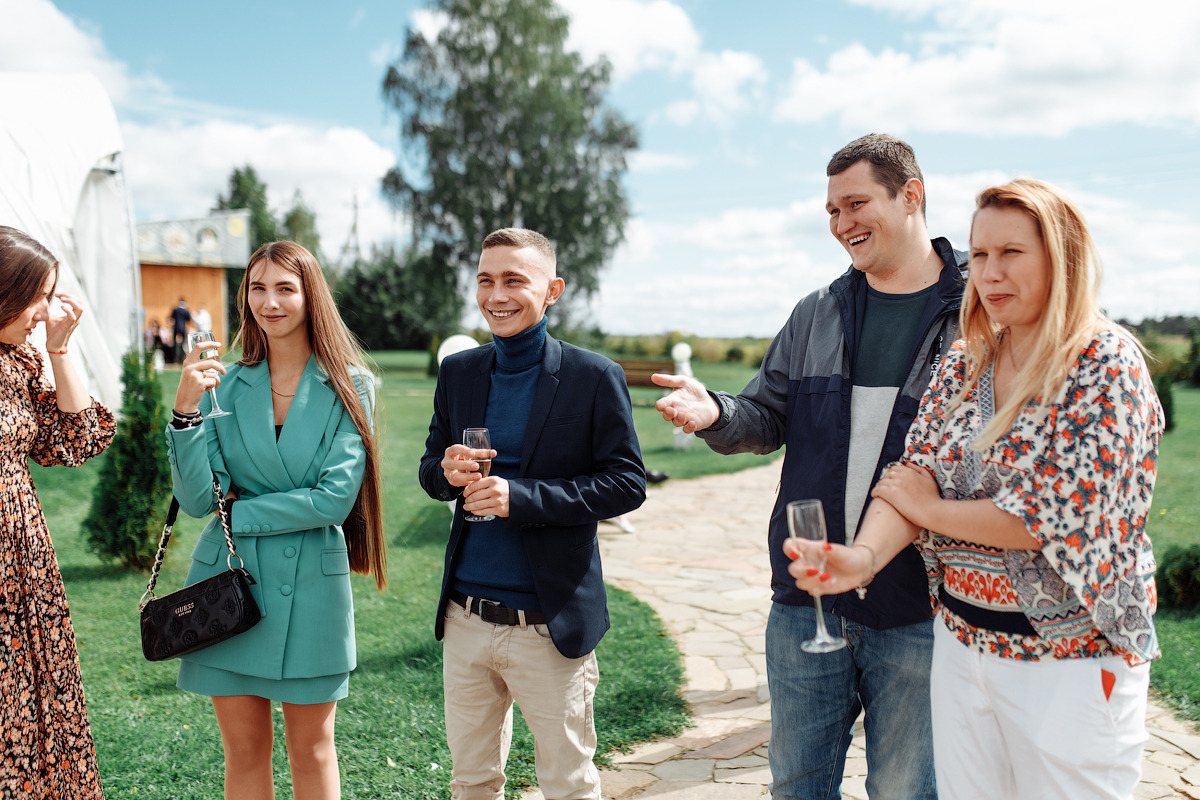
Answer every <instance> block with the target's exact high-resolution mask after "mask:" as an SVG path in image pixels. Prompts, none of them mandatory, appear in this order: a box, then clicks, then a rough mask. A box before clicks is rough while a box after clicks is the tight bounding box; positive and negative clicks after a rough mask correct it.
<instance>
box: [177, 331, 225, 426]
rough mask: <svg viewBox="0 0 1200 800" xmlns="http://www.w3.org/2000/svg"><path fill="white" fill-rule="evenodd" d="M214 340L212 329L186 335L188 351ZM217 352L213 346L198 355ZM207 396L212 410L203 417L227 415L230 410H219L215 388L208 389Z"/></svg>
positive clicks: (203, 355) (214, 354) (208, 355)
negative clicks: (210, 401)
mask: <svg viewBox="0 0 1200 800" xmlns="http://www.w3.org/2000/svg"><path fill="white" fill-rule="evenodd" d="M216 340H217V337H215V336H213V332H212V331H192V332H191V333H189V334H188V337H187V345H188V352H189V353H190V352H191V351H192V350H194V349H195V348H196V347H198V346H199V345H201V344H203V343H204V342H215V341H216ZM217 352H218V351H217V348H215V347H209V348H205V349H204V350H201V351H200V357H201V358H215V357H216V355H217ZM208 396H209V399H211V400H212V411H210V412H208V415H207V416H206V417H205V419H212V418H213V417H227V416H229V414H230V412H228V411H222V410H221V404H220V403H218V402H217V392H216V389H215V388H213V389H209V390H208Z"/></svg>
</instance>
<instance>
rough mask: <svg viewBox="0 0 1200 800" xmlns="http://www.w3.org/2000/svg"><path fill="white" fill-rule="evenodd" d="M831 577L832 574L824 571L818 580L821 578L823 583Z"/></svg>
mask: <svg viewBox="0 0 1200 800" xmlns="http://www.w3.org/2000/svg"><path fill="white" fill-rule="evenodd" d="M831 577H832V576H831V575H830V574H829V573H828V572H824V573H822V574H821V577H820V578H817V580H819V581H820V582H821V583H824V582H825V581H827V580H829V579H830V578H831Z"/></svg>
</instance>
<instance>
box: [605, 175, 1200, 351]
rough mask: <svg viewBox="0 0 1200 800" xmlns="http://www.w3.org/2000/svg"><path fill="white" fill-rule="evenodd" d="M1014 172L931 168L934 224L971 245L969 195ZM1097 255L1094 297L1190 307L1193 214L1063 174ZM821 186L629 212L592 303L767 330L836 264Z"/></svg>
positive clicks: (655, 321)
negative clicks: (646, 213)
mask: <svg viewBox="0 0 1200 800" xmlns="http://www.w3.org/2000/svg"><path fill="white" fill-rule="evenodd" d="M1013 177H1016V176H1012V175H1006V174H1004V173H1002V172H997V171H981V172H972V173H961V174H946V175H927V176H926V185H927V187H928V198H929V207H928V219H929V231H930V235H931V236H945V237H947V238H949V239H950V240H951V242H952V243H953V244H954V246H955V247H957V248H958V249H960V250H965V249H967V247H968V236H969V231H970V222H971V214H972V212H973V211H974V208H975V197H976V195H977V194H978V193H979V192H980V191H981V190H983V189H985V188H987V187H988V186H992V185H996V184H999V183H1003V182H1005V181H1007V180H1010V179H1011V178H1013ZM1063 189H1064V191H1066V192H1067V194H1068V195H1069V196H1070V197H1071V198H1072V199H1074V200H1075V201H1076V202H1077V203H1078V204H1079V206H1080V208H1081V209H1082V210H1083V213H1084V216H1085V218H1086V219H1087V221H1088V224H1089V227H1090V228H1091V230H1092V234H1093V236H1094V237H1095V239H1096V243H1097V247H1098V249H1099V251H1100V257H1101V260H1102V262H1103V265H1104V281H1103V283H1102V285H1101V290H1100V301H1101V304H1102V306H1103V307H1104V308H1105V310H1106V311H1107V312H1108V313H1109V314H1110V315H1111V316H1113V317H1114V318H1115V317H1125V318H1128V319H1131V320H1134V321H1138V320H1141V319H1143V318H1145V317H1148V316H1162V315H1165V314H1187V313H1194V312H1195V309H1196V308H1197V307H1198V306H1200V259H1198V258H1197V257H1196V255H1195V254H1194V252H1192V251H1190V250H1188V244H1187V243H1188V242H1191V241H1196V240H1197V239H1198V238H1200V223H1197V222H1196V221H1195V220H1194V218H1192V217H1191V216H1189V215H1188V214H1186V213H1181V212H1166V213H1164V212H1163V211H1160V210H1157V209H1146V208H1143V207H1141V206H1140V205H1138V204H1137V203H1135V202H1133V201H1130V200H1126V199H1124V198H1120V197H1113V196H1110V195H1102V194H1096V193H1094V192H1087V191H1083V190H1080V189H1078V188H1076V187H1073V186H1070V185H1064V186H1063ZM824 206H825V196H824V193H823V192H821V193H819V194H812V195H810V196H808V197H804V198H802V199H799V200H797V201H794V202H792V203H789V204H788V205H786V206H782V207H757V208H752V207H746V208H733V209H728V210H725V211H723V212H720V213H718V214H714V215H712V216H709V217H705V218H702V219H698V220H695V221H692V222H689V223H686V224H684V223H663V222H652V221H648V220H641V219H638V220H633V221H632V222H631V223H630V224H629V226H628V227H627V230H626V241H625V243H624V244H623V245H622V246H621V247H620V248H619V249H618V251H617V253H616V255H615V257H614V258H613V262H612V266H611V267H610V269H608V270H607V271H606V272H605V273H604V279H603V282H602V284H601V291H600V298H599V301H598V303H597V305H596V309H595V312H594V313H595V315H596V319H597V322H598V323H599V324H600V326H601V327H602V328H603V329H604V330H605V331H608V332H610V333H614V334H632V333H662V332H664V331H668V330H683V331H690V332H695V333H698V334H700V335H702V336H725V337H736V336H747V335H749V336H763V337H769V336H773V335H775V333H777V332H778V330H779V328H780V327H781V326H782V324H783V322H784V321H785V320H786V319H787V316H788V314H789V313H790V311H791V309H792V307H793V306H794V305H795V304H796V303H797V302H798V301H799V300H800V299H801V298H802V297H803V296H804V295H806V294H807V293H808V292H810V291H812V290H814V289H816V288H818V287H820V286H822V285H824V284H826V283H828V282H829V281H831V280H833V279H834V278H836V277H837V276H838V275H840V274H842V273H843V272H844V271H845V270H846V268H847V266H848V265H849V257H848V256H847V255H846V254H845V252H844V251H843V250H842V248H841V247H840V246H839V245H838V244H837V242H836V241H835V240H834V239H833V237H832V236H830V234H829V229H828V217H827V215H826V213H825V208H824Z"/></svg>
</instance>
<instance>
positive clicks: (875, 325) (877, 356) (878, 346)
mask: <svg viewBox="0 0 1200 800" xmlns="http://www.w3.org/2000/svg"><path fill="white" fill-rule="evenodd" d="M934 288H935V287H933V286H930V287H928V288H925V289H922V290H921V291H919V292H913V293H912V294H883V293H882V292H877V291H875V290H874V289H872V288H871V287H870V286H868V287H867V309H866V313H865V314H864V315H863V323H862V332H861V333H860V334H859V338H858V342H859V344H858V354H857V356H856V357H855V359H854V385H855V386H895V387H900V386H903V385H904V379H905V378H907V377H908V357H909V356H910V355H912V349H913V340H914V339H915V338H916V336H917V326H919V325H920V324H921V314H922V312H924V311H925V304H926V303H927V302H928V301H929V293H930V292H932V291H933V290H934Z"/></svg>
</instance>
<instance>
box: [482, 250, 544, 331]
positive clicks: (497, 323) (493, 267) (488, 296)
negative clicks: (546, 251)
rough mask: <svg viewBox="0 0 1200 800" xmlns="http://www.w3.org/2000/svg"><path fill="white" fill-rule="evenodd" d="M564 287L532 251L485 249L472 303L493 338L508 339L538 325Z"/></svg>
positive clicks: (535, 251)
mask: <svg viewBox="0 0 1200 800" xmlns="http://www.w3.org/2000/svg"><path fill="white" fill-rule="evenodd" d="M564 288H565V284H564V283H563V280H562V278H558V277H555V276H554V266H553V263H552V262H551V261H550V260H549V259H548V258H547V257H546V256H544V255H543V254H541V253H539V252H538V251H537V250H535V249H534V248H532V247H520V248H518V247H509V246H499V247H489V248H487V249H486V250H484V251H483V254H482V255H480V256H479V270H478V271H477V272H476V274H475V300H476V302H478V303H479V310H480V311H482V312H483V318H484V319H485V320H487V324H488V328H489V329H490V330H491V331H492V335H493V336H500V337H505V338H507V337H509V336H516V335H517V334H518V333H522V332H524V331H527V330H529V329H530V328H532V327H533V326H534V325H537V324H538V323H539V322H541V320H542V317H544V316H545V315H546V309H547V308H548V307H549V306H552V305H554V303H555V302H556V301H557V300H558V298H559V297H561V296H562V293H563V289H564Z"/></svg>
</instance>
